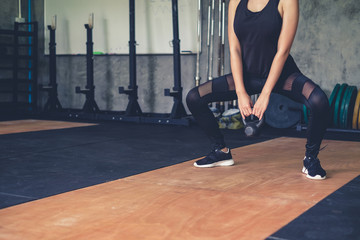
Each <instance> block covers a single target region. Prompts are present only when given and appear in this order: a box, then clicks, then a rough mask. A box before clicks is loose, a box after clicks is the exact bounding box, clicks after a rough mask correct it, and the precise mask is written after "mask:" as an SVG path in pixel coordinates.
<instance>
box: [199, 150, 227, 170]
mask: <svg viewBox="0 0 360 240" xmlns="http://www.w3.org/2000/svg"><path fill="white" fill-rule="evenodd" d="M231 165H234V160H233V159H232V156H231V152H230V149H228V152H227V153H225V152H223V151H221V149H215V150H213V151H212V152H211V153H209V155H207V156H206V157H204V158H202V159H200V160H198V161H196V162H194V166H195V167H224V166H231Z"/></svg>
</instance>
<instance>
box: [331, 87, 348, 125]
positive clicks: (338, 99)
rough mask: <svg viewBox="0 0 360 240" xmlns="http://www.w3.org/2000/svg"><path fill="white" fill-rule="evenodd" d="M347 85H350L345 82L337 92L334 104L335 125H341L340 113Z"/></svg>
mask: <svg viewBox="0 0 360 240" xmlns="http://www.w3.org/2000/svg"><path fill="white" fill-rule="evenodd" d="M347 87H348V85H347V84H346V83H343V84H342V85H341V86H340V89H339V92H338V93H337V94H336V98H335V104H334V114H333V125H334V127H339V115H340V107H341V101H342V99H343V97H344V94H345V90H346V88H347Z"/></svg>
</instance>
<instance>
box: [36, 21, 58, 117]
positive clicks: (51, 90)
mask: <svg viewBox="0 0 360 240" xmlns="http://www.w3.org/2000/svg"><path fill="white" fill-rule="evenodd" d="M53 19H54V22H53V24H52V25H51V26H50V25H48V26H47V28H48V29H49V31H50V42H49V73H50V83H49V85H48V86H43V85H39V88H40V90H42V91H47V92H48V100H47V102H46V103H45V106H44V111H56V110H62V106H61V104H60V101H59V99H58V93H57V83H56V42H55V31H56V15H55V16H54V18H53Z"/></svg>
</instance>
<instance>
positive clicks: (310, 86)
mask: <svg viewBox="0 0 360 240" xmlns="http://www.w3.org/2000/svg"><path fill="white" fill-rule="evenodd" d="M315 87H316V85H315V84H314V83H313V82H310V81H307V82H306V83H305V84H304V87H303V90H302V95H304V97H305V98H306V99H309V97H310V94H311V93H312V92H313V91H314V88H315Z"/></svg>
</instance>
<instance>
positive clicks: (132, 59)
mask: <svg viewBox="0 0 360 240" xmlns="http://www.w3.org/2000/svg"><path fill="white" fill-rule="evenodd" d="M129 15H130V27H129V28H130V41H129V52H130V55H129V61H130V73H129V74H130V85H129V89H136V41H135V0H130V1H129ZM134 94H135V95H136V96H137V90H135V92H134Z"/></svg>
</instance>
